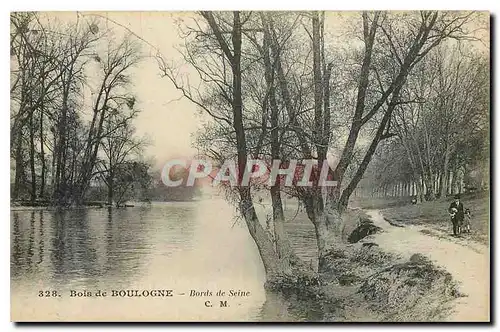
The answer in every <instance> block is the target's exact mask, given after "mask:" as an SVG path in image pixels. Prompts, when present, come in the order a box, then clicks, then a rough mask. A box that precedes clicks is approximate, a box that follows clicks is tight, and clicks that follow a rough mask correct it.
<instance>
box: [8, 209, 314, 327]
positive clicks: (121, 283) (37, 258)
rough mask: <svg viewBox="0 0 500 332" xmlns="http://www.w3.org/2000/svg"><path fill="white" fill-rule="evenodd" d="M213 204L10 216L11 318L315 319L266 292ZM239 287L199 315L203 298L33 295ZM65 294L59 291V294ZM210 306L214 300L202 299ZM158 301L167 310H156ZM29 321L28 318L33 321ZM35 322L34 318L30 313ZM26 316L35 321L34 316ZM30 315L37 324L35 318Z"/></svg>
mask: <svg viewBox="0 0 500 332" xmlns="http://www.w3.org/2000/svg"><path fill="white" fill-rule="evenodd" d="M233 217H234V209H232V208H229V207H228V205H227V203H226V202H225V201H223V200H207V201H202V202H185V203H181V202H176V203H153V204H152V205H151V206H148V207H134V208H126V209H115V208H111V209H107V208H102V209H81V210H76V209H71V210H58V211H56V210H54V211H49V210H43V211H42V210H31V211H30V210H24V211H11V232H12V235H11V279H12V282H11V294H12V295H11V296H12V302H11V303H12V312H14V313H16V316H13V317H17V318H18V319H19V320H23V317H26V318H25V319H35V320H43V319H44V318H45V319H46V318H49V319H50V318H52V319H54V318H57V319H66V320H72V321H75V320H124V319H125V320H128V321H133V320H160V321H161V320H217V321H219V320H229V321H237V320H241V321H256V320H257V321H258V320H264V321H297V320H299V321H301V320H308V321H312V320H318V319H320V316H319V315H318V314H317V312H318V311H317V310H316V308H315V306H314V305H313V304H303V303H302V302H300V301H298V300H297V299H293V298H286V297H283V296H282V295H276V294H266V293H265V292H264V289H263V283H264V281H265V280H264V269H263V266H262V262H261V260H260V258H259V254H258V251H257V248H256V247H255V243H253V241H252V239H251V237H250V235H249V233H248V230H247V229H246V225H245V224H244V223H241V225H240V224H235V223H234V219H233ZM141 288H143V289H148V288H149V289H164V288H166V289H174V290H175V291H176V292H185V293H189V291H190V290H191V289H196V290H206V289H212V290H216V289H225V290H228V289H243V290H245V291H250V292H251V294H252V296H251V297H250V298H248V299H226V300H228V301H230V303H232V304H233V306H232V307H230V308H229V307H228V308H225V309H224V310H207V308H206V307H205V306H204V303H205V300H206V299H204V298H190V297H189V296H177V297H175V298H174V299H170V302H168V301H167V302H168V303H167V302H165V300H164V299H161V298H159V299H151V298H148V299H134V300H131V299H129V298H116V297H115V298H110V297H108V298H105V299H102V300H96V299H93V298H84V299H75V298H71V297H70V296H67V295H65V296H63V297H62V298H61V299H53V300H52V302H49V301H50V300H48V299H44V298H39V297H38V295H37V294H38V292H39V290H41V289H44V290H47V289H57V290H58V291H59V292H61V293H63V294H69V290H77V291H81V290H85V289H87V290H88V289H90V290H96V289H104V290H112V289H141ZM65 291H66V292H65ZM212 300H213V301H214V303H217V302H218V301H217V300H218V299H212ZM165 303H167V304H165ZM33 315H35V316H33ZM36 315H39V316H36ZM34 317H35V318H34ZM37 317H40V318H38V319H37Z"/></svg>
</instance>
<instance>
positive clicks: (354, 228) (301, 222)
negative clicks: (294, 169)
mask: <svg viewBox="0 0 500 332" xmlns="http://www.w3.org/2000/svg"><path fill="white" fill-rule="evenodd" d="M285 213H286V217H287V223H286V230H287V233H288V236H289V237H290V240H291V243H292V246H293V248H294V249H295V252H296V254H297V255H298V256H299V257H300V258H302V259H303V260H304V261H306V262H308V263H309V264H310V266H312V267H313V268H314V269H317V246H316V238H315V236H314V227H313V226H312V223H311V222H310V221H309V220H308V219H307V216H306V215H305V213H304V211H301V210H300V209H299V208H298V207H297V206H290V205H289V206H288V208H287V209H286V211H285ZM343 219H344V222H343V225H342V226H341V228H340V229H341V233H342V235H341V237H342V241H341V242H340V243H339V244H338V247H337V248H336V249H335V251H334V252H332V254H331V255H330V257H329V260H328V261H329V265H328V271H327V272H326V273H324V274H322V278H321V280H322V282H321V284H320V285H318V286H314V287H310V289H308V291H307V292H306V294H308V296H309V297H312V298H313V299H312V300H311V299H310V302H311V303H310V304H307V301H306V302H304V301H300V300H297V299H295V298H294V299H293V300H292V301H290V303H291V304H290V306H291V307H298V309H300V308H303V309H304V308H314V310H313V309H311V310H313V314H312V315H311V314H307V315H306V316H305V317H308V318H307V319H310V320H316V319H318V318H317V317H316V316H315V314H316V313H318V312H321V313H322V315H321V318H319V319H320V320H324V321H400V322H401V321H440V320H443V319H445V318H446V316H447V313H448V309H449V303H450V301H451V300H453V299H455V298H456V297H458V296H460V294H459V292H458V290H457V286H456V284H455V282H454V281H453V278H452V277H451V275H450V274H449V273H448V272H447V271H444V270H442V269H440V268H438V267H436V266H435V265H434V264H433V263H432V262H431V261H429V260H428V259H427V258H426V257H424V256H422V255H420V254H418V253H415V254H414V255H413V256H411V258H410V259H409V260H408V259H403V258H402V257H399V256H398V255H394V254H392V253H388V252H384V251H383V250H382V249H381V248H379V247H378V245H376V244H375V243H373V242H371V241H370V239H371V236H373V235H369V234H370V233H371V232H375V231H381V230H377V229H376V228H375V227H367V226H370V222H369V219H368V216H367V215H366V214H365V213H364V212H363V211H362V210H360V209H351V210H349V211H348V212H347V213H346V214H345V215H344V218H343ZM367 230H370V231H367ZM367 234H368V236H366V235H367ZM375 236H376V235H375ZM358 240H359V241H358ZM350 242H353V243H350ZM304 303H306V304H304ZM295 309H297V308H295ZM304 310H305V309H304Z"/></svg>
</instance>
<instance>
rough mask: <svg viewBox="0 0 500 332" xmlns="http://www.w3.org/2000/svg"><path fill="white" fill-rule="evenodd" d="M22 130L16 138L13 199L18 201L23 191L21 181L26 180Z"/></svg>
mask: <svg viewBox="0 0 500 332" xmlns="http://www.w3.org/2000/svg"><path fill="white" fill-rule="evenodd" d="M22 142H23V141H22V130H19V132H18V133H17V137H16V157H15V158H16V173H15V176H14V190H13V193H12V198H13V199H18V198H19V194H20V189H21V180H22V179H23V178H24V176H23V173H24V162H23V150H22Z"/></svg>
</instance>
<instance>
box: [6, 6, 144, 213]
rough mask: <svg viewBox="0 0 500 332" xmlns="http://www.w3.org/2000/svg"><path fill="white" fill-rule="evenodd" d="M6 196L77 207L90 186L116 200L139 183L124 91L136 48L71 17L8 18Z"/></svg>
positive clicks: (129, 98)
mask: <svg viewBox="0 0 500 332" xmlns="http://www.w3.org/2000/svg"><path fill="white" fill-rule="evenodd" d="M10 33H11V40H10V53H11V88H10V92H11V140H10V145H11V164H12V168H13V173H14V174H13V178H14V179H13V184H12V193H11V194H12V199H13V200H19V199H24V200H26V199H29V200H30V201H31V202H35V200H43V201H49V202H52V203H53V204H56V205H69V204H77V205H79V204H82V203H83V202H84V200H85V196H86V193H87V192H88V190H89V188H90V187H92V186H93V185H102V184H104V185H105V186H106V187H107V188H108V201H109V203H112V202H113V201H121V198H122V197H123V196H124V195H125V193H126V192H127V191H129V189H130V187H131V186H132V182H133V181H135V182H136V184H137V181H139V185H146V184H147V182H148V181H149V180H148V174H147V170H148V166H147V165H146V164H145V163H144V162H143V161H141V160H140V159H139V158H138V156H139V153H140V152H141V149H142V148H143V147H144V145H145V144H146V141H145V140H144V139H143V138H140V137H137V135H135V128H134V126H133V120H134V119H135V118H136V117H137V115H138V112H139V110H138V109H137V105H136V98H135V96H134V95H133V94H132V92H131V91H130V83H131V79H130V75H131V70H132V69H133V68H134V67H135V66H136V65H137V64H138V62H139V61H140V59H141V57H140V52H139V48H138V44H137V43H136V42H134V41H132V39H131V38H130V37H127V36H126V37H123V38H121V37H117V36H116V35H114V34H113V32H112V31H111V30H109V29H107V28H106V29H101V27H100V25H99V21H98V20H95V19H91V18H88V17H83V16H81V15H79V14H76V19H73V18H72V19H70V20H55V19H54V18H53V17H52V18H51V17H50V16H49V15H43V14H39V13H34V12H30V13H12V14H11V29H10Z"/></svg>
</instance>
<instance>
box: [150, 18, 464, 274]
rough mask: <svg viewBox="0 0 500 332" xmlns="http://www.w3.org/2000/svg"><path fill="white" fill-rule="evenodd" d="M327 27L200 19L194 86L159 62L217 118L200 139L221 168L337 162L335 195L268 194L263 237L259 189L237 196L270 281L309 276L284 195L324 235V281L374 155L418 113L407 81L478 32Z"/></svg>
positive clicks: (457, 25) (195, 22)
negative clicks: (268, 220) (290, 234)
mask: <svg viewBox="0 0 500 332" xmlns="http://www.w3.org/2000/svg"><path fill="white" fill-rule="evenodd" d="M325 15H326V14H325V13H319V12H310V13H304V12H300V13H290V12H288V13H279V12H273V13H265V12H222V13H220V12H201V13H199V15H198V16H196V17H195V18H193V19H192V20H191V21H185V22H184V23H183V24H181V28H182V29H181V33H183V37H184V40H185V41H186V44H185V48H184V53H183V55H184V60H185V62H187V63H188V64H189V65H191V67H192V68H193V69H194V70H195V72H196V73H197V74H198V82H193V81H194V80H193V77H192V76H191V77H187V75H188V74H187V73H185V72H184V71H182V70H180V68H179V67H176V66H175V65H171V64H168V63H167V61H166V59H165V58H163V57H161V56H159V58H158V60H159V64H160V68H161V70H162V73H163V74H164V75H165V76H166V77H167V78H169V79H170V80H171V81H172V83H173V84H174V85H175V87H177V88H178V89H179V90H180V91H181V92H182V93H183V95H184V96H185V97H186V98H188V99H189V100H191V101H192V102H193V103H195V104H196V105H197V106H198V107H199V108H200V109H201V110H203V111H204V112H206V114H208V115H210V116H211V117H212V118H213V121H212V122H211V123H210V124H209V125H207V126H206V127H205V129H204V131H203V132H201V133H200V135H199V138H198V144H199V146H200V147H201V148H202V149H203V151H205V153H206V154H207V155H208V156H210V157H211V158H212V159H213V160H215V161H218V162H220V163H222V162H223V161H224V160H227V159H236V160H237V161H238V168H239V170H244V169H246V168H247V167H251V166H252V165H248V162H247V160H248V159H249V158H250V157H251V158H260V159H263V160H268V161H270V160H271V159H278V160H281V161H282V162H283V163H284V164H286V163H287V162H288V161H289V160H291V159H298V160H304V159H315V160H317V163H318V167H317V168H316V169H321V165H323V162H324V161H325V160H330V162H331V165H332V169H331V170H330V175H331V176H332V177H333V178H334V180H336V181H337V183H338V186H337V187H334V188H333V189H329V190H326V189H325V188H321V187H319V186H317V183H315V184H316V185H314V186H313V187H294V188H289V187H288V188H287V187H283V186H281V185H279V183H278V184H277V185H275V186H272V187H270V188H266V190H269V193H270V196H271V198H272V207H273V220H272V227H269V228H268V229H267V230H266V229H265V228H264V226H263V225H264V222H263V221H261V220H259V218H258V216H257V214H256V212H255V207H254V201H253V194H254V190H253V189H255V188H251V187H244V186H240V187H236V188H233V189H230V190H232V191H231V193H232V194H233V198H234V199H235V200H236V202H237V205H238V207H239V210H240V212H241V215H242V217H243V219H244V220H245V222H246V224H247V226H248V230H249V232H250V234H251V236H252V238H253V239H254V241H255V243H256V245H257V248H258V250H259V252H260V255H261V258H262V261H263V264H264V267H265V270H266V272H267V276H268V281H272V280H278V279H279V278H281V277H283V276H290V275H296V274H297V273H300V272H301V271H303V270H304V269H306V268H305V267H304V265H303V264H301V262H300V261H299V260H298V259H297V257H296V256H295V254H294V253H293V251H292V250H291V246H290V243H289V240H288V239H287V236H286V233H285V231H284V227H283V224H284V221H285V220H284V219H285V218H284V213H283V207H282V194H283V191H286V192H287V194H289V195H294V196H295V197H297V198H298V199H299V200H300V202H301V203H302V204H303V206H304V207H305V210H306V212H307V216H308V218H309V219H310V221H311V222H312V223H313V225H314V228H315V230H316V238H317V245H318V251H319V257H318V259H319V270H320V272H326V271H328V270H329V264H330V263H329V262H331V260H329V258H330V257H332V256H331V255H332V253H334V252H335V247H336V244H337V243H338V242H339V241H340V237H339V232H338V229H339V226H340V225H341V223H342V217H343V213H344V212H345V210H346V207H347V204H348V201H349V198H350V196H351V195H352V194H353V192H354V190H355V188H356V187H357V185H358V183H359V182H360V181H361V179H362V178H363V176H364V174H365V171H366V170H367V168H368V165H369V164H370V161H371V159H372V158H373V157H374V155H375V153H376V150H377V147H378V146H379V145H380V143H381V142H384V141H388V140H389V139H390V140H394V139H395V138H396V137H401V136H399V133H400V132H401V131H402V130H404V127H402V123H401V121H402V120H401V119H400V118H401V116H403V117H404V118H405V119H406V116H407V115H406V114H407V112H409V111H408V108H407V105H411V107H412V108H414V107H419V106H418V105H420V104H418V103H417V104H415V105H414V103H413V101H414V100H413V99H414V96H413V94H416V93H419V91H418V90H417V88H418V87H417V86H415V85H414V84H413V82H410V80H409V78H410V77H413V75H417V73H418V71H419V66H420V64H421V63H424V62H423V60H424V59H426V57H428V56H429V54H431V53H433V52H434V50H436V49H437V47H438V46H439V45H441V44H443V43H445V42H447V40H449V39H450V38H454V39H456V40H459V39H462V38H465V37H467V36H468V31H467V30H468V24H469V23H470V22H471V20H473V14H471V13H459V12H454V13H451V12H426V11H424V12H412V13H408V12H405V13H387V12H372V13H368V12H365V13H362V14H361V15H359V17H356V18H353V19H352V20H351V22H350V23H352V25H353V26H354V27H355V28H354V29H353V30H352V31H348V35H349V36H351V38H350V39H349V40H348V41H347V42H346V41H345V40H335V39H334V37H332V35H331V34H330V33H329V30H328V24H325V22H329V20H327V19H326V18H325ZM330 22H331V21H330ZM342 42H344V44H343V45H344V46H343V47H339V46H338V45H339V44H342ZM332 45H337V46H335V47H334V46H332ZM395 119H398V120H395ZM343 137H345V138H343ZM450 156H451V154H450ZM450 160H451V158H450ZM332 161H334V162H332ZM242 173H243V172H239V173H238V174H240V177H241V174H242ZM431 178H432V177H431ZM317 179H318V177H317V176H312V177H311V180H312V181H313V182H315V181H317ZM240 180H241V178H240Z"/></svg>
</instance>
